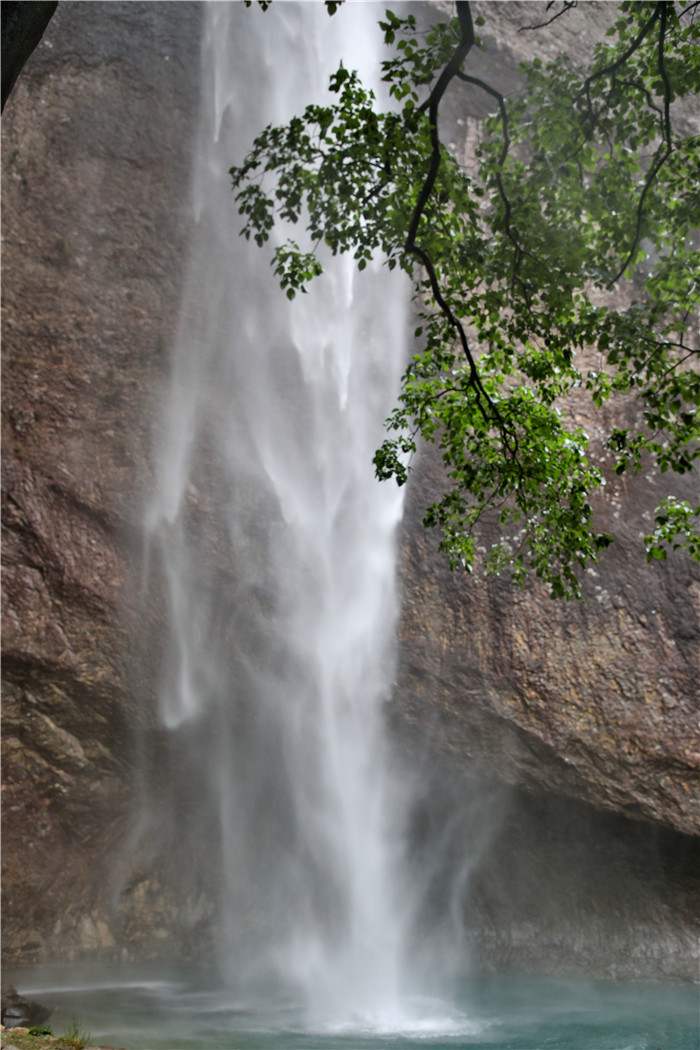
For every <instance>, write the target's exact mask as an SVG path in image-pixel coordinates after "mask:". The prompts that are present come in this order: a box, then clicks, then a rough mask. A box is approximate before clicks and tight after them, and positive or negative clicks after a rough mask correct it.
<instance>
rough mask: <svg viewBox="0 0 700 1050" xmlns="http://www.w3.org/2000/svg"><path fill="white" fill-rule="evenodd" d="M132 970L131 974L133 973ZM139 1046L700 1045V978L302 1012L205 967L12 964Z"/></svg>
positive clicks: (111, 1037)
mask: <svg viewBox="0 0 700 1050" xmlns="http://www.w3.org/2000/svg"><path fill="white" fill-rule="evenodd" d="M127 973H128V976H127ZM7 976H8V977H9V979H10V980H14V983H15V984H16V986H17V987H18V989H19V990H20V991H21V992H23V993H24V994H26V995H31V996H34V997H36V998H37V999H39V1000H40V1001H41V1002H45V1003H47V1004H51V1005H53V1006H54V1007H55V1013H54V1015H53V1016H52V1018H51V1020H50V1024H51V1027H52V1029H53V1031H54V1032H55V1033H57V1034H58V1033H60V1032H61V1031H62V1030H65V1028H67V1027H69V1026H70V1024H71V1023H72V1021H74V1020H75V1021H77V1023H78V1025H79V1027H80V1028H81V1029H83V1030H86V1029H87V1030H89V1032H90V1033H91V1036H92V1039H93V1041H94V1042H99V1043H103V1044H108V1045H112V1046H120V1047H127V1048H130V1050H381V1048H392V1050H402V1048H408V1047H413V1048H420V1047H425V1048H430V1050H448V1048H450V1050H457V1048H460V1047H464V1048H470V1050H698V1048H699V1047H700V1008H699V992H700V989H698V988H697V987H692V986H685V985H635V984H614V983H602V982H582V981H563V980H554V979H544V978H543V979H534V978H522V977H482V978H470V979H466V980H464V981H463V982H461V983H460V985H459V988H458V991H457V994H456V995H454V996H453V997H452V998H451V999H446V998H441V997H426V996H423V997H421V996H416V997H413V998H410V997H409V998H407V999H406V1001H405V1003H403V1004H402V1007H401V1010H400V1011H399V1012H398V1013H394V1014H393V1015H391V1016H390V1015H385V1016H382V1015H377V1016H372V1017H355V1018H348V1019H345V1020H342V1021H341V1020H338V1019H333V1018H326V1019H323V1018H320V1019H318V1020H317V1021H316V1022H315V1023H314V1024H312V1025H310V1024H308V1022H305V1021H304V1019H303V1016H302V1014H301V1012H300V1010H299V1009H298V1008H297V1007H295V1005H294V1004H293V1003H292V1002H291V1001H290V1000H289V999H288V998H285V997H284V996H283V995H282V994H281V993H280V992H279V991H277V992H272V991H269V992H268V994H266V995H264V996H262V995H258V996H257V997H250V996H249V997H247V998H246V999H243V998H237V997H236V996H234V995H232V994H230V993H228V994H227V993H225V992H223V991H221V990H212V989H211V986H210V984H209V982H208V980H207V976H206V975H205V974H203V973H202V972H199V973H198V974H193V973H192V972H191V971H189V972H187V973H186V972H184V971H183V972H180V973H179V974H178V973H170V974H163V973H162V972H161V973H157V972H154V971H150V972H145V971H142V972H140V973H136V972H134V970H133V969H131V970H129V971H126V970H121V971H116V970H111V971H102V972H99V973H98V972H97V971H95V970H94V969H92V970H90V971H85V970H82V971H81V970H77V969H71V970H65V969H64V970H53V971H49V970H33V971H31V972H27V973H21V972H15V973H14V974H9V975H7Z"/></svg>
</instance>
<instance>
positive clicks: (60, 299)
mask: <svg viewBox="0 0 700 1050" xmlns="http://www.w3.org/2000/svg"><path fill="white" fill-rule="evenodd" d="M494 6H496V5H494ZM524 6H525V7H527V9H528V17H529V18H530V19H532V13H531V12H532V9H533V8H534V7H542V6H543V5H532V4H527V5H524ZM520 7H521V5H515V4H504V5H498V12H499V13H498V18H499V19H500V20H501V21H502V23H503V24H502V26H501V27H500V29H499V31H498V32H499V37H498V39H495V43H494V48H495V51H496V52H497V55H498V63H499V68H501V67H503V68H505V65H504V63H505V58H504V55H505V53H506V52H505V50H504V48H506V46H508V47H515V46H516V44H517V45H518V46H519V43H520V41H521V40H523V39H524V38H523V37H518V36H517V25H516V22H517V17H519V15H518V11H519V9H520ZM164 15H167V17H164ZM577 17H584V16H583V15H581V12H579V13H578V15H577ZM198 34H199V11H198V7H197V5H196V4H190V3H178V4H148V3H128V4H122V3H113V4H109V5H107V4H94V5H93V4H81V3H69V2H64V3H62V4H60V5H59V9H58V11H57V14H56V16H55V17H54V19H53V20H52V23H51V25H50V27H49V29H48V30H47V33H46V36H45V39H44V40H43V41H42V43H41V45H40V46H39V48H38V49H37V51H36V52H35V54H34V55H33V56H32V58H31V59H30V61H29V62H28V64H27V66H26V68H25V70H24V72H23V74H22V76H21V77H20V79H19V80H18V82H17V85H16V87H15V90H14V92H13V95H12V96H11V98H10V100H9V102H8V104H7V107H6V109H5V113H4V116H3V129H2V130H3V236H4V250H3V271H4V274H3V276H4V280H3V303H4V306H3V349H2V352H3V382H4V402H3V450H4V454H3V529H4V532H3V590H4V595H3V601H4V617H3V619H4V623H3V681H4V688H3V725H4V728H3V799H4V805H3V846H4V848H3V886H4V904H3V908H4V924H3V943H4V950H5V953H6V957H7V958H8V959H10V960H12V961H13V962H18V963H20V962H22V963H27V962H29V963H31V962H34V961H40V960H46V959H66V960H71V959H77V958H83V957H90V956H95V957H101V958H116V957H119V956H120V955H121V953H122V952H123V951H126V952H127V954H130V955H131V956H132V957H134V958H137V957H138V958H149V957H157V956H159V955H160V956H165V957H167V955H168V954H169V953H170V952H171V951H172V943H173V941H174V942H176V943H177V944H178V947H179V950H181V951H183V952H184V956H188V955H193V954H196V953H197V951H201V949H202V946H203V945H204V944H206V942H207V939H208V937H209V936H210V932H211V922H212V910H211V899H210V896H209V893H208V885H209V884H208V879H209V878H210V877H211V869H212V868H213V867H215V865H216V857H215V856H214V857H212V856H203V857H202V861H201V864H200V865H199V866H198V869H197V871H196V872H195V873H194V875H193V876H192V878H191V879H190V881H189V882H186V883H183V884H182V885H176V884H174V883H173V879H172V874H171V873H172V868H173V865H172V864H171V865H170V866H168V864H166V861H165V859H164V858H166V859H167V858H168V856H170V859H171V860H172V857H177V858H179V856H180V855H179V854H178V853H177V850H178V828H177V827H176V826H175V825H173V826H172V827H169V828H168V829H163V830H162V833H161V835H160V837H157V836H156V837H155V838H154V840H153V842H152V848H151V849H150V851H149V850H141V851H140V852H138V851H136V852H137V855H134V853H133V851H132V852H130V848H131V847H130V843H133V841H134V838H135V835H136V832H135V829H134V820H133V814H134V812H135V808H134V799H135V798H139V797H140V796H142V795H143V794H144V792H145V793H154V794H157V792H158V782H157V781H158V777H160V778H161V780H162V781H163V783H166V782H167V783H171V782H172V781H173V780H174V779H176V780H177V779H178V778H179V780H180V781H181V782H182V789H181V794H182V804H181V818H182V820H186V819H193V818H192V817H191V816H190V817H188V816H187V815H188V814H191V809H192V805H191V800H192V797H193V795H194V793H195V792H196V785H192V784H188V780H187V770H186V765H185V764H184V763H185V759H184V758H183V756H181V755H180V754H179V753H178V750H177V742H176V741H175V742H169V743H166V742H165V741H164V740H163V739H162V737H161V736H159V734H158V731H157V728H156V727H155V726H154V724H153V721H152V718H151V715H150V712H151V711H152V708H153V703H154V695H155V686H154V681H153V676H154V673H155V670H154V668H155V666H156V664H157V659H155V658H149V657H153V651H148V650H149V647H151V650H152V649H153V647H155V648H156V649H157V640H158V617H159V615H160V612H159V604H158V603H159V595H158V593H157V588H156V590H155V593H154V594H153V595H152V604H151V605H149V606H148V607H147V608H146V609H145V610H144V606H143V601H142V594H141V591H140V587H141V579H140V575H139V572H140V568H139V567H140V564H141V560H140V559H141V553H142V540H143V537H142V532H141V524H140V519H141V507H142V505H143V498H144V493H145V492H146V491H147V490H148V487H149V485H150V484H151V482H152V474H151V470H152V468H151V463H150V452H151V442H152V422H153V418H154V415H155V411H156V408H155V406H156V405H157V403H158V400H159V397H160V396H161V394H162V391H163V390H164V385H165V382H166V379H167V359H168V347H169V344H170V342H171V340H172V336H173V331H174V327H175V324H176V318H177V305H178V293H179V289H180V284H181V280H182V276H183V265H184V259H185V247H186V241H187V234H188V225H189V222H190V219H189V210H188V184H189V173H190V152H191V149H192V142H193V129H194V122H195V119H196V112H197V83H198V63H199V50H198ZM575 35H576V34H575V33H574V36H575ZM511 38H512V39H511ZM569 38H570V39H573V38H572V37H571V31H569ZM580 40H581V41H582V46H583V45H584V44H585V43H586V40H587V37H586V35H585V33H584V34H583V35H581V36H580ZM530 46H531V45H530ZM504 76H505V74H504ZM507 82H509V81H508V78H507V77H506V81H505V82H504V84H505V83H507ZM474 105H475V107H476V108H474V111H473V113H468V114H467V115H468V121H467V123H469V120H472V121H476V120H478V119H480V118H481V117H483V115H484V114H483V112H481V111H480V110H478V105H481V102H480V103H478V105H477V103H475V104H474ZM454 119H455V122H456V121H457V120H458V119H462V118H460V117H459V116H458V115H457V114H455V115H454ZM468 133H469V127H467V131H466V132H465V134H467V135H468ZM439 483H440V466H439V463H437V462H436V459H435V457H434V456H432V455H430V454H426V455H424V456H423V458H422V461H421V463H420V464H419V466H418V468H417V471H416V474H415V477H414V479H413V480H412V483H411V488H410V492H409V506H408V510H407V517H406V524H405V527H404V530H403V535H402V544H401V554H400V573H401V587H402V598H403V612H402V617H401V622H400V647H401V650H400V663H399V675H398V680H397V685H396V689H395V693H394V697H393V699H392V701H391V704H390V705H389V715H390V720H391V724H392V725H393V726H394V727H395V729H396V732H397V736H398V737H399V739H400V741H401V744H402V747H403V749H404V751H405V752H406V754H407V755H408V756H409V758H410V760H411V761H412V762H418V763H425V764H426V766H429V767H430V768H431V769H433V770H435V769H439V771H440V775H441V776H443V777H445V778H446V779H447V780H448V781H449V782H450V783H454V784H456V785H457V788H456V789H455V790H456V791H457V792H459V791H460V790H462V788H461V787H460V785H462V784H464V785H465V786H464V790H467V788H468V789H469V790H470V791H472V792H473V793H475V794H476V795H479V791H482V794H483V798H484V799H485V800H486V801H484V807H485V809H484V812H485V814H486V816H485V818H484V821H483V822H482V823H483V824H484V826H485V827H486V828H487V833H485V836H483V841H481V840H480V844H479V848H478V849H477V850H476V851H475V855H476V856H477V858H478V860H477V861H475V869H474V872H473V881H472V883H471V885H472V890H471V904H470V907H469V909H468V912H469V916H470V918H469V925H470V928H471V937H472V940H473V943H474V951H475V958H476V959H477V960H478V962H479V964H480V965H483V966H485V967H487V968H488V967H493V968H507V967H513V968H518V967H527V968H531V969H532V968H534V969H537V968H540V969H547V968H548V967H549V968H550V970H552V969H556V970H557V972H565V971H567V970H568V971H572V972H586V973H590V974H603V973H604V974H608V975H610V974H613V973H618V974H620V975H626V976H635V975H636V976H679V977H692V976H693V969H694V967H695V963H694V962H693V959H694V950H695V949H694V937H695V936H696V935H697V926H696V923H697V920H698V913H699V912H700V907H699V903H698V901H699V898H698V885H697V874H696V872H697V865H696V864H695V860H696V859H697V843H698V835H699V834H700V801H699V800H700V792H699V791H698V763H699V762H700V740H699V736H698V732H699V726H698V714H699V711H698V704H699V697H698V681H700V667H699V663H698V662H699V660H700V628H699V623H700V576H699V575H698V573H697V572H696V571H695V570H694V569H693V567H692V566H691V565H690V563H689V562H687V561H685V560H681V559H680V558H678V559H671V560H669V562H668V563H666V564H664V565H660V566H659V565H655V566H647V565H646V564H645V563H644V557H643V548H642V545H641V543H640V539H639V535H640V533H642V534H643V533H644V532H645V531H648V523H649V513H650V510H651V508H652V507H653V505H654V504H655V503H656V502H658V499H659V497H660V496H661V495H665V494H666V493H665V490H664V491H661V487H660V484H661V483H660V482H659V480H658V479H657V478H654V477H653V476H652V477H644V476H642V477H639V478H637V479H635V480H633V481H631V482H628V481H624V482H621V483H620V486H619V490H618V491H617V492H616V493H615V494H614V498H613V500H612V502H611V503H610V504H609V509H608V511H606V512H605V513H609V514H610V515H612V516H613V518H614V524H615V527H616V531H617V532H621V533H622V538H621V541H620V542H619V544H616V545H615V546H614V547H612V548H611V549H610V550H609V552H606V555H605V558H604V560H603V561H601V564H600V566H599V569H598V575H597V576H591V577H590V579H588V580H587V582H586V587H585V590H586V601H585V603H584V604H580V605H579V604H576V605H573V604H570V605H563V604H562V603H554V602H551V601H550V599H549V598H548V597H547V595H546V594H545V593H544V592H543V591H541V590H540V589H538V588H537V587H532V588H529V589H527V590H525V591H522V592H515V591H513V589H512V588H511V587H510V585H509V584H508V582H507V581H505V580H491V581H485V580H481V579H478V578H473V579H466V578H464V577H463V576H453V575H451V574H450V573H449V571H448V569H447V568H446V566H445V564H444V562H443V561H442V558H441V556H440V555H439V554H438V552H437V550H436V540H435V537H433V536H431V535H429V534H426V533H424V532H423V530H422V528H421V526H420V517H421V513H422V508H423V507H424V506H425V505H426V504H427V503H428V502H429V501H430V498H431V493H432V492H434V491H435V487H436V485H438V484H439ZM251 506H253V507H254V506H255V505H254V500H253V501H251ZM192 514H193V517H194V518H196V519H197V521H198V523H199V524H198V527H200V528H202V529H211V530H212V535H214V537H215V538H216V524H215V521H214V517H215V515H214V517H212V514H211V513H210V509H209V508H208V506H207V504H206V500H204V499H203V498H199V497H198V495H197V494H196V493H195V494H193V496H192ZM252 517H254V515H252ZM213 521H214V523H213V524H212V522H213ZM601 527H602V528H605V527H606V526H605V519H604V518H603V519H602V520H601ZM212 549H213V551H214V554H213V557H214V558H215V559H217V565H218V564H219V562H220V563H221V565H220V568H221V572H222V580H224V579H226V586H225V587H223V588H222V589H223V590H224V591H226V593H227V594H228V593H229V592H230V593H235V588H234V587H233V586H232V585H231V580H230V579H228V577H227V576H226V574H227V573H228V574H230V573H231V572H232V569H231V566H230V563H229V561H228V558H227V556H226V551H225V550H224V549H223V547H222V546H221V545H220V544H219V545H218V546H217V545H216V543H214V544H212ZM227 588H228V589H227ZM250 600H251V601H252V602H258V603H259V604H261V605H264V582H263V584H261V596H251V598H250ZM226 601H228V599H226ZM223 604H224V605H225V607H226V609H227V615H228V616H229V619H230V622H231V624H232V625H233V626H232V628H231V629H232V630H233V631H234V633H236V635H237V644H238V645H240V646H248V645H249V644H250V646H254V644H255V640H254V638H251V639H248V638H247V636H246V631H248V632H250V627H249V625H248V617H247V616H242V615H241V613H240V611H239V612H238V613H236V610H235V609H234V608H233V607H231V608H229V606H228V605H226V602H224V603H223ZM144 617H145V618H146V619H148V621H149V623H148V631H146V630H145V629H144ZM145 637H147V638H148V639H149V641H148V646H147V647H146V649H147V651H145V652H144V645H143V639H144V638H145ZM146 751H148V753H149V754H151V755H154V754H155V755H157V756H158V761H157V762H156V763H155V767H156V768H157V769H158V770H159V772H158V773H157V776H156V779H155V780H154V782H153V783H149V784H144V783H143V781H142V780H140V779H139V778H140V774H139V772H138V771H139V769H141V768H142V766H141V763H140V757H141V756H143V754H144V752H146ZM465 768H468V770H469V771H470V774H469V776H470V779H469V780H468V782H467V781H464V779H463V778H464V770H465ZM479 783H483V784H487V785H494V784H495V785H496V787H494V788H493V791H492V790H491V788H490V787H489V788H486V787H484V788H483V789H481V788H478V787H475V785H477V784H479ZM504 785H505V787H504ZM492 797H493V798H495V799H496V802H494V804H493V806H491V802H490V801H489V800H490V799H491V798H492ZM474 804H475V805H477V803H476V802H475V803H474ZM477 808H478V805H477ZM178 819H180V815H178ZM204 831H206V828H205V829H204ZM577 843H578V845H577ZM179 848H180V849H183V850H184V849H185V847H184V846H183V845H182V844H181V845H180V847H179ZM185 859H186V858H185V856H184V854H183V856H182V860H183V864H182V865H180V867H181V868H184V861H185ZM175 866H177V865H175ZM572 902H573V907H571V908H569V905H570V904H571V903H572ZM611 931H613V932H614V936H613V933H611ZM608 935H609V936H608ZM696 943H697V942H695V944H696ZM183 946H184V947H183Z"/></svg>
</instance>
